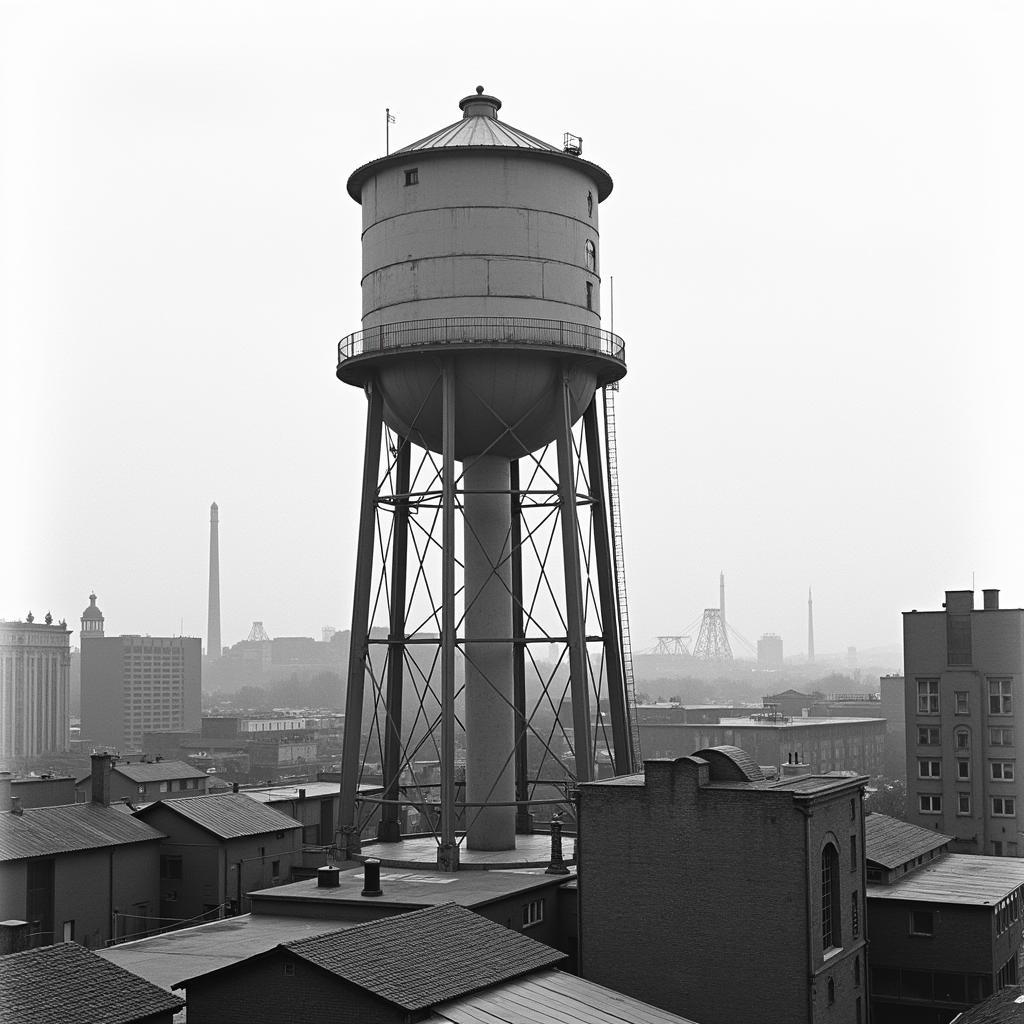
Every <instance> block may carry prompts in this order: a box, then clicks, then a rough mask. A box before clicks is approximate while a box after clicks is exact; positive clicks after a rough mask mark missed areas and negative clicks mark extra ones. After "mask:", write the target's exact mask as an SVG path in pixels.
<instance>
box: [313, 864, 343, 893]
mask: <svg viewBox="0 0 1024 1024" xmlns="http://www.w3.org/2000/svg"><path fill="white" fill-rule="evenodd" d="M339 874H341V872H340V870H339V869H338V868H336V867H334V865H333V864H325V865H324V866H323V867H322V868H317V869H316V884H317V888H319V889H336V888H337V887H338V875H339Z"/></svg>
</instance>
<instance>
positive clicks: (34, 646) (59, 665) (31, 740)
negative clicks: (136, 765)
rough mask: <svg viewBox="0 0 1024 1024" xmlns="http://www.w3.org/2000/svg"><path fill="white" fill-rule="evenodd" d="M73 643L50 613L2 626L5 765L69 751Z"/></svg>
mask: <svg viewBox="0 0 1024 1024" xmlns="http://www.w3.org/2000/svg"><path fill="white" fill-rule="evenodd" d="M70 637H71V631H70V630H69V629H68V628H67V625H66V623H64V622H59V623H55V622H54V621H53V617H52V616H51V615H50V614H49V613H47V615H46V619H45V620H44V621H43V622H36V621H35V620H34V618H33V616H32V614H31V612H30V613H29V615H28V616H27V619H26V621H25V622H0V760H2V761H14V760H16V759H19V758H30V757H38V756H40V755H42V754H51V753H60V752H63V751H66V750H67V749H68V729H69V724H70V705H69V699H70V685H69V684H70V672H71V648H70Z"/></svg>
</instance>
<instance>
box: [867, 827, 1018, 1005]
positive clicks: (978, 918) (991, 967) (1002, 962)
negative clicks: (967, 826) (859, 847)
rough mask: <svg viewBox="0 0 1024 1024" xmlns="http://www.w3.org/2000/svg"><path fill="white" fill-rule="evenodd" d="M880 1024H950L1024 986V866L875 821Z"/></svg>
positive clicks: (871, 849) (872, 890)
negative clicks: (1022, 982)
mask: <svg viewBox="0 0 1024 1024" xmlns="http://www.w3.org/2000/svg"><path fill="white" fill-rule="evenodd" d="M865 831H866V840H867V846H866V849H867V862H868V865H867V871H868V889H867V914H868V927H869V929H870V932H871V1020H872V1022H873V1024H947V1022H948V1021H950V1020H952V1019H953V1017H954V1016H955V1015H956V1014H957V1013H958V1012H960V1011H963V1010H966V1009H967V1008H968V1007H970V1006H971V1005H973V1004H975V1003H978V1002H980V1001H981V1000H982V999H984V998H986V997H987V996H990V995H991V994H992V993H993V992H997V991H999V990H1001V989H1003V988H1005V987H1006V986H1008V985H1013V984H1015V983H1016V982H1017V980H1018V975H1017V957H1018V950H1019V949H1020V947H1021V938H1022V934H1024V932H1022V929H1024V862H1022V861H1020V860H1008V859H1006V858H1002V859H995V858H992V857H981V856H977V855H971V854H951V853H949V852H948V850H949V846H950V844H951V841H952V840H951V837H950V836H946V835H942V834H940V833H937V832H935V830H934V829H929V828H921V827H920V826H918V825H912V824H910V823H908V822H904V821H898V820H897V819H895V818H890V817H887V816H886V815H884V814H870V815H868V816H867V818H866V820H865Z"/></svg>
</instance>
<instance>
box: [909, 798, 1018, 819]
mask: <svg viewBox="0 0 1024 1024" xmlns="http://www.w3.org/2000/svg"><path fill="white" fill-rule="evenodd" d="M956 800H957V807H956V813H957V814H970V813H971V794H970V793H957V795H956ZM917 807H918V810H919V811H920V812H921V813H922V814H941V813H942V796H941V795H940V794H938V793H921V794H919V795H918V798H917ZM989 809H990V812H991V814H992V817H993V818H1015V817H1016V816H1017V808H1016V801H1015V800H1014V798H1013V797H1012V796H993V797H990V798H989Z"/></svg>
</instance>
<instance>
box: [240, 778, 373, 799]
mask: <svg viewBox="0 0 1024 1024" xmlns="http://www.w3.org/2000/svg"><path fill="white" fill-rule="evenodd" d="M380 788H381V787H380V786H372V785H365V784H363V785H360V786H359V791H360V792H361V793H365V792H369V791H370V790H378V789H380ZM300 789H301V790H303V791H304V792H305V794H306V799H307V800H319V799H321V798H323V797H325V796H340V795H341V786H340V785H339V784H338V783H337V782H298V783H294V784H289V785H287V786H260V787H258V788H256V789H249V788H248V787H242V788H241V789H240V790H239V792H240V793H244V794H245V795H246V796H247V797H251V798H252V799H253V800H259V802H260V803H261V804H272V803H274V802H276V801H278V800H298V799H299V790H300Z"/></svg>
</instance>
